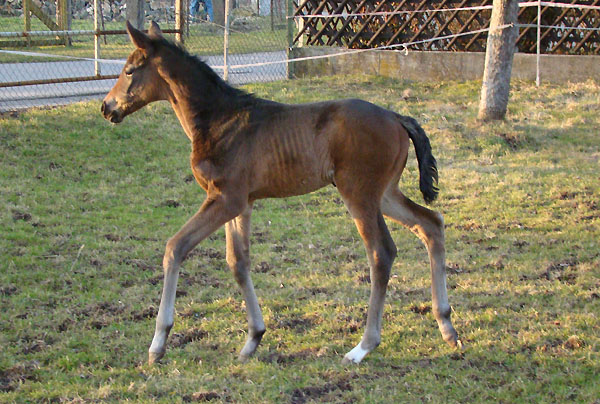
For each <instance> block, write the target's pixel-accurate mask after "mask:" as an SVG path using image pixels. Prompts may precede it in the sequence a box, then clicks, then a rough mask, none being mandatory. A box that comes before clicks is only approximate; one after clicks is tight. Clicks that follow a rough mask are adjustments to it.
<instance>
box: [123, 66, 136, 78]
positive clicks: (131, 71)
mask: <svg viewBox="0 0 600 404" xmlns="http://www.w3.org/2000/svg"><path fill="white" fill-rule="evenodd" d="M134 71H135V67H133V66H129V67H128V68H127V69H125V75H126V76H131V75H132V74H133V72H134Z"/></svg>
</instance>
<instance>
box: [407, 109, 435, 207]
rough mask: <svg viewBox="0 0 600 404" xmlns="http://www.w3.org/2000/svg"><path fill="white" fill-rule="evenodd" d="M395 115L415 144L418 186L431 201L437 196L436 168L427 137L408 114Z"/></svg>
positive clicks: (425, 197)
mask: <svg viewBox="0 0 600 404" xmlns="http://www.w3.org/2000/svg"><path fill="white" fill-rule="evenodd" d="M396 115H397V116H398V120H399V121H400V123H401V124H402V126H404V129H406V131H407V132H408V136H409V137H410V140H412V142H413V145H414V146H415V152H416V154H417V161H418V162H419V188H420V189H421V193H422V194H423V199H425V202H426V203H431V202H433V201H434V200H435V198H437V196H438V192H439V188H438V187H437V184H438V170H437V165H436V162H435V157H433V154H431V144H430V143H429V138H428V137H427V135H426V134H425V131H424V130H423V128H422V127H421V125H419V123H418V122H417V121H416V120H415V119H413V118H411V117H409V116H402V115H399V114H396Z"/></svg>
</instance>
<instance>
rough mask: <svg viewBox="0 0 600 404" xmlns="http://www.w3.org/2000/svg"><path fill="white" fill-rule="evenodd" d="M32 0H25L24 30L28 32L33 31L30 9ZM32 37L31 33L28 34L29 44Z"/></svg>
mask: <svg viewBox="0 0 600 404" xmlns="http://www.w3.org/2000/svg"><path fill="white" fill-rule="evenodd" d="M30 1H31V0H23V17H24V19H25V21H24V23H25V27H24V31H25V32H26V33H27V32H29V31H31V11H30V7H29V2H30ZM30 42H31V39H30V38H29V35H28V36H27V46H29V45H30Z"/></svg>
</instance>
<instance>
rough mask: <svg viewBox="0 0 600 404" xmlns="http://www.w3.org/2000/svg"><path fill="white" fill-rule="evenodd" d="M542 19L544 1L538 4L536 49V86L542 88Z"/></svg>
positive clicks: (539, 1) (540, 0) (539, 0)
mask: <svg viewBox="0 0 600 404" xmlns="http://www.w3.org/2000/svg"><path fill="white" fill-rule="evenodd" d="M541 19H542V0H538V4H537V49H536V56H535V86H536V87H539V86H540V48H541V44H540V37H541V33H542V28H541V26H540V25H541V23H542V22H541V21H540V20H541Z"/></svg>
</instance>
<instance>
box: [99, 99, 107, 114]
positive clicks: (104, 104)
mask: <svg viewBox="0 0 600 404" xmlns="http://www.w3.org/2000/svg"><path fill="white" fill-rule="evenodd" d="M105 110H106V101H102V106H101V107H100V112H102V113H104V111H105Z"/></svg>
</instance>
